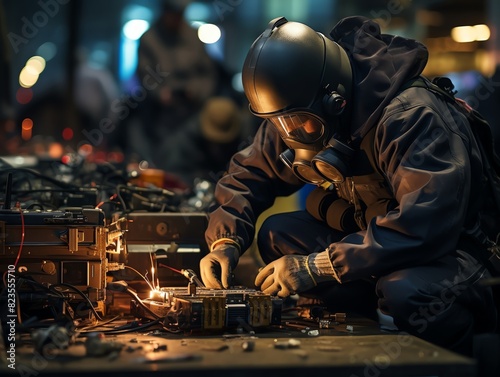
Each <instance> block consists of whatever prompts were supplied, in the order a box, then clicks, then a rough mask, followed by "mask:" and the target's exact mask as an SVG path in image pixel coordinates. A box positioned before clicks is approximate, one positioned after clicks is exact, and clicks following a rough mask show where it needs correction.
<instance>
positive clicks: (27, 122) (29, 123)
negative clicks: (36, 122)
mask: <svg viewBox="0 0 500 377" xmlns="http://www.w3.org/2000/svg"><path fill="white" fill-rule="evenodd" d="M21 127H22V129H23V130H26V131H31V129H32V128H33V121H32V120H31V119H30V118H25V119H23V122H22V123H21Z"/></svg>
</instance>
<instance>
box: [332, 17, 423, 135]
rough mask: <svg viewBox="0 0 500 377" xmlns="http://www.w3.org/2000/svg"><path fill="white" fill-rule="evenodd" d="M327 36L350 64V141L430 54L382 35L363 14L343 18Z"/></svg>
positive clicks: (372, 122) (408, 41)
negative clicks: (338, 46) (336, 44)
mask: <svg viewBox="0 0 500 377" xmlns="http://www.w3.org/2000/svg"><path fill="white" fill-rule="evenodd" d="M330 36H331V37H332V39H333V40H334V41H335V42H337V43H338V44H339V45H340V46H342V47H343V48H344V49H345V51H346V52H347V55H348V56H349V59H350V61H351V64H352V71H353V96H352V99H351V114H352V116H351V118H350V126H349V129H350V134H351V138H352V140H353V141H355V142H359V141H360V140H361V138H363V137H364V136H365V135H366V134H367V133H368V131H369V130H370V129H371V128H372V127H374V126H375V125H376V124H377V121H378V120H379V118H380V116H381V115H382V112H383V110H384V108H385V107H386V106H387V105H388V104H389V102H390V101H391V100H392V99H393V98H394V96H395V95H396V94H397V92H398V91H399V90H400V88H401V86H402V85H403V84H405V83H406V82H407V81H408V80H410V79H411V78H413V77H415V76H418V75H420V74H421V73H422V71H423V69H424V67H425V65H426V64H427V59H428V55H429V54H428V51H427V48H426V47H425V46H424V45H423V44H421V43H420V42H417V41H415V40H413V39H408V38H403V37H400V36H396V35H386V34H381V32H380V26H379V25H378V24H377V23H376V22H374V21H372V20H370V19H368V18H365V17H362V16H353V17H347V18H344V19H342V20H341V21H340V22H339V23H338V24H337V25H336V26H335V27H334V28H333V30H332V31H331V32H330Z"/></svg>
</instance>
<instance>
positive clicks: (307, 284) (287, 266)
mask: <svg viewBox="0 0 500 377" xmlns="http://www.w3.org/2000/svg"><path fill="white" fill-rule="evenodd" d="M325 282H337V283H340V279H339V277H338V275H337V272H336V271H335V269H334V268H333V266H332V262H331V261H330V254H329V252H328V249H327V250H325V251H323V252H321V253H312V254H309V255H285V256H283V257H281V258H280V259H277V260H275V261H274V262H271V263H269V264H268V265H267V266H266V267H264V268H263V269H262V270H261V271H260V272H259V273H258V274H257V276H256V277H255V285H256V286H260V288H261V290H262V292H264V293H266V294H270V295H278V296H280V297H286V296H290V295H292V294H295V293H301V292H304V291H307V290H309V289H311V288H313V287H314V286H316V285H318V284H320V283H325Z"/></svg>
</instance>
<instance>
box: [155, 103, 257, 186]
mask: <svg viewBox="0 0 500 377" xmlns="http://www.w3.org/2000/svg"><path fill="white" fill-rule="evenodd" d="M244 114H245V112H244V111H243V110H242V109H241V108H240V107H239V106H238V104H237V103H236V102H235V101H234V100H233V99H232V98H230V97H220V96H217V97H212V98H210V99H208V100H207V101H206V103H205V105H204V106H203V108H202V110H201V111H200V112H199V113H198V114H196V115H195V116H193V117H192V118H191V119H190V121H188V122H187V123H186V125H185V127H183V128H182V129H179V130H178V131H177V132H176V133H175V134H172V136H171V137H169V138H167V139H165V142H164V144H163V145H162V146H161V148H159V150H158V157H157V158H156V160H157V161H158V164H159V167H160V168H162V169H164V170H166V171H167V172H169V173H173V174H176V175H177V176H179V177H180V178H181V179H182V180H183V181H184V182H185V183H186V184H187V185H188V186H189V187H193V184H194V181H195V179H200V180H208V181H210V182H211V183H213V184H215V183H216V181H217V180H218V179H219V178H220V177H221V176H222V175H223V174H224V173H225V171H226V170H227V167H228V165H229V160H230V159H231V156H232V155H233V154H235V153H236V152H237V151H238V150H239V149H242V147H243V145H244V143H245V142H248V140H249V137H250V136H251V128H250V127H249V122H248V120H247V118H246V117H245V116H244Z"/></svg>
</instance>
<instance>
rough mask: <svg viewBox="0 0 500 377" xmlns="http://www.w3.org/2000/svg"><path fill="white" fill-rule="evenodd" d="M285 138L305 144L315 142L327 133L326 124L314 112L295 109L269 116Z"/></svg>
mask: <svg viewBox="0 0 500 377" xmlns="http://www.w3.org/2000/svg"><path fill="white" fill-rule="evenodd" d="M268 119H269V120H270V121H271V122H272V123H273V124H274V125H275V127H276V129H277V130H278V132H279V133H280V136H281V137H282V138H283V139H284V140H287V139H288V140H293V141H296V142H299V143H304V144H313V143H315V142H317V141H318V140H320V139H321V138H322V137H323V135H324V133H325V124H324V122H323V120H322V119H321V118H319V117H318V116H316V115H315V114H313V113H310V112H305V111H303V112H302V111H300V110H299V111H297V110H296V111H294V112H293V113H288V114H282V115H275V116H272V117H269V118H268Z"/></svg>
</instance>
